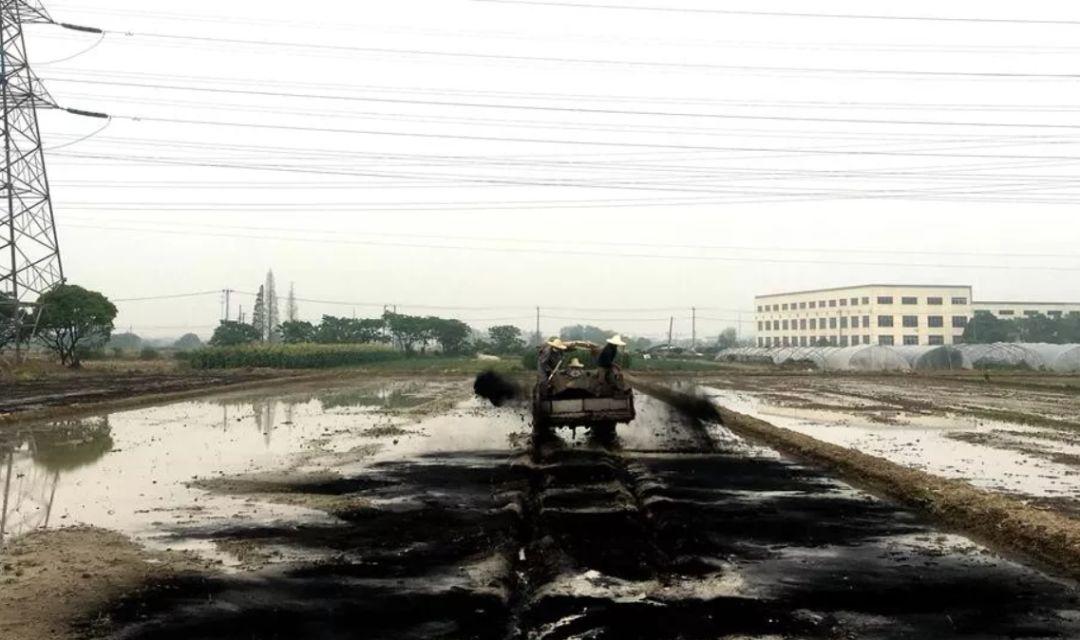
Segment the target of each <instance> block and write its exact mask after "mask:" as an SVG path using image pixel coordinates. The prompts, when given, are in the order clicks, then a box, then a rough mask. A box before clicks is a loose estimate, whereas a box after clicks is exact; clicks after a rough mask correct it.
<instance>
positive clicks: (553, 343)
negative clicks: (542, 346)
mask: <svg viewBox="0 0 1080 640" xmlns="http://www.w3.org/2000/svg"><path fill="white" fill-rule="evenodd" d="M547 343H548V346H549V347H551V348H552V349H558V350H559V351H566V343H565V342H563V341H562V340H559V339H558V338H552V339H551V340H548V341H547Z"/></svg>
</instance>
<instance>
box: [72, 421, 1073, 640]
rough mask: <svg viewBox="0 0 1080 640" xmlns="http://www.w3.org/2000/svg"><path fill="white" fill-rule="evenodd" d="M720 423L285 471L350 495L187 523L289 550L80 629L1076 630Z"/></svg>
mask: <svg viewBox="0 0 1080 640" xmlns="http://www.w3.org/2000/svg"><path fill="white" fill-rule="evenodd" d="M688 424H691V422H686V423H685V424H684V423H682V422H680V421H678V420H673V421H672V426H671V428H685V427H686V425H688ZM694 428H696V429H699V430H700V432H701V433H703V434H704V433H708V432H709V429H713V430H717V429H719V427H715V426H714V427H707V426H705V425H701V424H700V423H695V426H694ZM696 440H697V438H691V441H696ZM716 442H718V441H714V442H713V446H711V447H708V448H703V449H702V450H700V451H686V450H685V448H683V447H680V448H679V449H678V450H673V451H664V450H653V449H650V450H648V451H642V450H634V449H633V448H632V447H631V446H627V445H628V444H629V443H628V442H623V443H622V445H623V446H622V447H609V446H603V445H602V443H598V442H585V443H582V444H580V445H576V446H575V445H570V444H567V443H565V442H560V441H550V442H545V443H542V444H540V446H537V447H534V448H531V449H530V450H516V451H515V450H504V451H473V452H463V453H462V452H456V453H452V454H449V453H448V454H434V455H427V456H420V457H417V458H413V459H407V460H400V461H392V462H383V463H380V464H377V465H374V466H372V467H371V468H369V469H368V470H367V471H365V472H363V473H358V474H356V475H355V477H350V478H345V479H344V480H341V481H334V482H325V483H311V482H307V483H298V484H297V485H296V486H293V487H290V488H289V489H288V490H290V491H294V492H300V493H302V492H316V493H319V494H320V495H325V494H327V493H331V494H334V493H336V494H339V495H342V496H349V497H355V498H356V500H354V501H349V502H348V503H349V504H353V505H356V506H352V507H348V508H343V509H341V510H340V511H337V512H335V515H336V516H337V518H336V520H335V521H334V522H332V523H331V524H319V525H309V526H300V525H296V524H290V523H281V524H279V525H273V526H268V525H266V524H265V523H263V524H260V525H258V526H255V525H252V526H250V527H247V526H243V525H237V524H234V525H231V526H229V527H227V528H216V529H206V530H203V531H200V532H197V533H196V534H195V535H202V536H205V537H207V538H208V539H214V540H219V541H231V542H234V543H240V544H251V545H257V546H259V547H263V548H266V549H276V550H288V551H289V552H290V557H293V556H295V557H297V558H299V559H297V560H295V561H292V562H287V563H282V564H277V565H274V566H273V567H272V568H270V569H266V570H263V571H260V572H255V573H247V574H236V575H224V576H218V577H212V578H209V577H205V576H194V575H193V576H189V577H186V578H183V579H180V580H176V581H173V582H170V583H168V584H162V585H159V586H157V587H156V588H154V589H152V590H150V591H148V592H145V593H142V594H139V595H137V596H134V597H131V598H129V599H127V600H125V601H123V602H119V603H116V604H115V606H113V607H111V608H109V609H108V610H107V611H104V612H101V615H100V616H97V615H95V616H93V622H89V621H88V622H87V623H86V626H85V629H84V630H85V632H86V634H87V635H89V636H95V637H111V638H125V639H129V638H130V639H134V638H154V639H162V640H170V639H174V638H175V639H180V638H183V639H185V640H189V639H190V640H196V639H200V638H206V639H211V638H213V639H217V638H240V637H242V638H254V639H264V638H265V639H270V638H478V639H480V638H530V639H548V638H550V639H558V638H619V639H626V638H630V639H636V638H642V639H644V638H724V637H732V638H733V637H793V638H889V639H891V638H915V637H918V638H980V639H981V638H1018V637H1023V638H1075V637H1080V602H1078V599H1077V596H1078V592H1077V590H1076V587H1075V585H1073V584H1071V583H1065V582H1061V581H1057V580H1054V579H1052V578H1049V577H1047V576H1046V575H1044V574H1041V573H1039V572H1037V571H1035V570H1032V569H1029V568H1025V567H1023V566H1020V565H1017V564H1014V563H1011V562H1009V561H1006V560H1003V559H1001V558H999V557H997V556H994V555H993V554H991V553H989V552H987V551H986V550H985V549H983V548H981V547H978V546H976V545H974V544H972V543H971V542H969V541H967V540H966V539H963V538H959V537H956V536H951V535H948V534H945V533H943V532H941V531H940V530H937V529H935V528H934V527H933V526H932V525H931V524H930V523H928V522H926V521H924V520H922V519H920V518H919V517H918V516H916V515H915V514H914V513H912V512H910V511H908V510H906V509H904V508H902V507H899V506H896V505H893V504H891V503H888V502H885V501H882V500H879V499H877V498H874V497H871V496H869V495H866V494H864V493H861V492H858V491H856V490H854V489H852V488H851V487H849V486H847V485H845V484H842V483H840V482H838V481H836V480H835V479H833V478H830V477H828V476H826V475H823V474H822V473H821V472H819V471H817V470H814V469H811V468H807V467H804V466H800V465H796V464H793V463H791V462H789V461H786V460H784V459H782V458H779V457H777V456H775V455H772V454H771V453H769V452H767V451H760V450H755V449H752V448H750V447H748V446H745V445H720V444H716ZM281 490H283V488H282V487H281V486H280V485H279V484H276V485H275V486H274V487H273V491H275V492H278V491H281ZM257 492H258V491H257V489H256V488H254V487H253V488H252V493H257ZM185 535H189V536H190V535H193V533H192V532H191V531H185Z"/></svg>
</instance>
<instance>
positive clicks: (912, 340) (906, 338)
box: [904, 336, 919, 346]
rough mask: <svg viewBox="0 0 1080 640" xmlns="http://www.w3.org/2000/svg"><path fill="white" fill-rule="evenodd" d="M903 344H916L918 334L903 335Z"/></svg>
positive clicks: (917, 343)
mask: <svg viewBox="0 0 1080 640" xmlns="http://www.w3.org/2000/svg"><path fill="white" fill-rule="evenodd" d="M904 344H906V345H908V346H918V345H919V336H904Z"/></svg>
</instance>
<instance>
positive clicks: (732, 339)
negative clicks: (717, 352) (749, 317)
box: [716, 327, 739, 349]
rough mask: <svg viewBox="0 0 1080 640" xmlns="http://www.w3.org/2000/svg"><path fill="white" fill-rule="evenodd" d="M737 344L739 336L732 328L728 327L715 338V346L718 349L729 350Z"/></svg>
mask: <svg viewBox="0 0 1080 640" xmlns="http://www.w3.org/2000/svg"><path fill="white" fill-rule="evenodd" d="M738 343H739V334H738V332H737V331H735V328H734V327H728V328H727V329H724V330H723V331H722V332H720V335H719V336H718V337H717V338H716V346H717V348H720V349H730V348H732V347H734V346H736V345H737V344H738Z"/></svg>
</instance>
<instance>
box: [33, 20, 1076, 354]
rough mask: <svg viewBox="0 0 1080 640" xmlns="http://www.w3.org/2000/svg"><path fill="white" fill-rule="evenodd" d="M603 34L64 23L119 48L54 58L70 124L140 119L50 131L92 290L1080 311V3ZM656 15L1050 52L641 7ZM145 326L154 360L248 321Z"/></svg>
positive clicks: (392, 24)
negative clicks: (912, 290) (937, 295)
mask: <svg viewBox="0 0 1080 640" xmlns="http://www.w3.org/2000/svg"><path fill="white" fill-rule="evenodd" d="M583 1H585V0H583ZM599 3H607V4H620V5H621V6H622V7H624V8H619V9H612V8H590V7H586V6H580V5H578V6H559V5H558V3H557V2H553V3H547V4H527V3H516V2H484V1H475V0H397V1H395V2H381V3H369V2H345V1H342V0H337V1H330V0H309V1H308V2H305V3H302V4H299V5H298V4H297V3H294V2H278V1H273V0H261V1H259V2H255V1H247V0H225V1H220V0H219V1H216V2H209V1H206V0H191V1H189V2H186V3H182V4H175V3H172V4H162V3H158V2H155V3H147V2H145V1H143V2H138V1H135V0H94V1H93V2H91V1H90V0H72V1H65V2H63V3H46V6H47V8H48V9H49V10H50V12H51V13H52V15H53V17H54V18H55V19H56V20H57V21H60V22H71V23H77V24H86V25H92V26H96V27H100V28H103V29H106V30H108V31H109V32H110V33H109V34H108V35H107V36H106V37H105V38H104V39H103V40H102V41H101V42H100V44H98V45H97V46H96V47H94V48H92V49H91V50H89V51H86V52H85V53H83V54H82V55H77V56H75V57H72V58H70V59H68V60H64V58H68V57H70V56H73V55H74V54H77V53H79V52H81V51H84V50H86V49H87V48H88V47H90V46H91V45H93V44H94V42H95V39H96V38H95V36H91V35H88V34H79V33H75V32H71V31H64V30H61V29H59V28H57V27H51V26H33V27H28V28H27V37H28V47H29V49H30V54H31V59H32V60H33V61H34V63H35V69H36V71H37V73H38V75H39V76H40V77H41V78H42V79H43V81H44V82H45V83H46V85H47V87H48V88H49V90H50V91H51V93H52V95H53V96H54V97H55V99H56V100H57V101H58V102H60V103H61V104H63V105H65V106H72V107H77V108H83V109H90V110H95V111H102V112H106V113H109V114H112V115H113V116H114V119H113V120H112V121H111V123H110V124H109V126H108V127H107V128H106V129H104V130H103V131H100V132H99V133H97V135H95V136H94V137H91V138H89V139H86V140H82V141H80V142H78V143H76V144H70V146H65V145H69V143H73V142H75V141H77V140H79V139H80V138H82V137H84V136H86V135H87V134H90V133H92V132H94V131H95V130H97V129H98V128H99V127H100V126H101V124H102V122H101V121H99V120H91V119H85V118H78V117H75V116H72V115H68V114H63V113H57V112H48V113H43V114H42V116H41V123H42V128H43V132H44V136H45V138H46V144H47V145H48V146H49V147H50V148H52V149H53V150H52V151H50V156H49V171H50V178H51V180H52V184H53V189H54V191H53V196H54V202H55V208H56V219H57V224H58V225H59V233H60V239H61V245H62V250H63V255H64V261H65V268H66V271H67V275H68V277H69V279H70V280H71V281H72V282H75V283H78V284H82V285H84V286H88V287H91V288H95V289H99V290H102V291H104V292H105V293H106V294H107V295H109V296H110V297H112V298H115V299H126V298H137V297H144V296H158V295H169V294H183V293H189V292H200V291H211V290H221V289H225V288H232V289H237V290H239V291H242V292H251V291H254V290H255V289H256V288H257V287H258V284H259V282H260V281H261V279H262V277H263V275H264V274H265V272H266V270H267V269H268V268H273V269H274V271H275V273H276V275H277V279H278V282H279V293H281V294H284V292H285V290H286V289H287V288H288V284H289V283H290V282H295V285H296V289H297V292H298V295H299V296H300V297H301V298H305V299H314V300H336V301H343V302H349V303H355V304H343V305H329V304H321V303H314V302H302V303H301V305H300V309H301V316H302V317H304V318H306V319H311V320H316V319H318V317H319V316H321V315H322V314H323V313H335V314H339V315H352V314H353V313H355V314H357V315H359V316H373V315H378V314H379V313H380V312H381V308H382V305H383V304H397V305H399V311H403V312H406V313H418V314H440V315H453V316H456V317H460V318H463V319H466V320H468V321H470V323H471V324H474V325H475V326H478V327H484V326H488V325H490V324H497V323H503V322H507V321H508V322H511V323H515V324H519V325H521V326H523V327H531V326H532V324H533V320H532V317H533V315H534V311H533V308H534V307H535V306H536V305H540V306H541V307H544V308H545V311H544V316H545V319H544V331H545V333H553V332H555V331H557V329H558V327H559V326H562V325H565V324H570V323H572V322H574V321H586V322H592V323H594V324H600V325H602V326H605V327H610V328H613V329H617V330H620V331H624V332H627V333H633V334H643V335H652V336H655V335H660V334H662V333H664V332H666V329H667V318H668V317H669V316H671V315H675V316H678V319H677V321H676V333H678V334H681V335H686V334H687V333H688V332H689V323H688V321H687V320H686V317H687V316H688V315H689V308H690V307H691V306H697V307H699V308H701V309H702V310H701V311H699V315H700V316H701V320H700V322H699V335H709V334H715V333H717V332H719V331H720V330H721V329H722V328H723V327H725V326H729V325H733V324H734V319H735V318H736V317H737V316H738V312H739V310H749V309H750V308H751V307H752V297H753V295H754V294H755V293H763V292H770V291H778V290H788V289H801V288H812V287H824V286H834V285H843V284H856V283H863V282H920V283H944V284H953V283H956V284H972V285H974V286H975V290H976V297H977V298H984V299H987V298H991V299H997V300H1000V299H1010V298H1018V299H1052V300H1057V299H1068V300H1080V285H1078V284H1077V283H1078V282H1080V279H1078V278H1077V275H1080V257H1078V256H1077V242H1078V240H1080V222H1078V218H1077V215H1076V210H1077V207H1076V205H1077V204H1078V196H1080V192H1078V191H1077V181H1078V180H1080V172H1078V171H1077V167H1078V166H1080V146H1078V144H1077V142H1078V136H1080V118H1078V117H1077V116H1078V114H1080V97H1078V96H1077V93H1076V87H1077V77H1078V76H1080V66H1078V65H1077V60H1080V38H1078V37H1077V36H1078V35H1080V5H1077V4H1076V3H1066V2H1061V1H1060V0H1054V1H1045V0H1042V1H1040V0H1036V1H1032V2H1026V3H1022V4H1017V3H1013V2H997V1H987V0H982V1H978V2H974V1H953V2H947V3H942V2H924V1H911V2H905V3H901V4H897V3H882V2H865V1H860V2H847V1H814V2H807V1H806V0H801V1H798V2H795V1H790V2H783V1H779V0H777V1H772V2H767V3H762V2H749V1H745V2H725V3H722V4H718V3H712V2H705V1H703V0H680V2H679V3H673V2H656V1H652V2H646V1H645V0H624V1H621V0H595V1H594V0H588V2H586V4H599ZM647 6H651V7H663V8H669V9H670V8H673V7H680V8H684V9H706V8H717V7H721V8H723V9H725V10H751V11H775V12H785V11H788V12H791V11H795V12H818V13H832V14H843V13H852V12H855V13H870V14H885V15H892V16H909V17H920V16H921V17H931V16H936V17H953V18H955V17H960V18H1003V19H1007V20H1013V19H1022V20H1027V21H1028V22H1016V21H1006V22H992V21H955V20H876V19H866V18H859V19H855V18H823V17H809V16H802V17H796V16H777V15H738V14H722V13H708V12H701V11H669V10H663V11H657V10H633V9H628V8H626V7H647ZM1032 20H1035V21H1058V23H1057V24H1048V23H1045V22H1030V21H1032ZM1070 21H1071V22H1070ZM1070 76H1072V77H1070ZM918 252H925V253H918ZM1002 254H1010V255H1002ZM1017 254H1035V255H1017ZM234 302H236V303H240V304H243V305H244V306H245V308H250V306H251V302H252V299H251V297H250V296H247V295H243V294H237V296H236V297H234ZM119 306H120V309H121V313H120V317H119V319H118V323H117V324H118V328H120V329H127V328H129V327H130V328H132V329H133V330H134V331H136V332H138V333H140V334H144V335H147V336H172V335H179V334H181V333H184V332H187V331H195V332H197V333H200V334H202V335H204V336H206V335H208V334H209V333H210V332H211V331H212V328H213V326H214V325H215V324H216V322H217V320H218V319H219V318H220V316H221V312H222V306H221V300H220V295H217V294H208V295H204V296H201V297H192V298H185V299H177V300H165V301H144V302H123V303H120V305H119ZM439 307H452V308H453V309H449V308H448V309H442V308H439ZM232 313H233V314H234V315H235V313H236V310H235V306H234V309H233V311H232ZM741 317H742V319H743V320H744V321H745V324H744V325H743V327H742V328H743V330H744V331H749V329H750V324H749V320H750V319H752V318H751V316H750V315H749V314H747V313H745V311H744V312H743V313H742V316H741Z"/></svg>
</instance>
